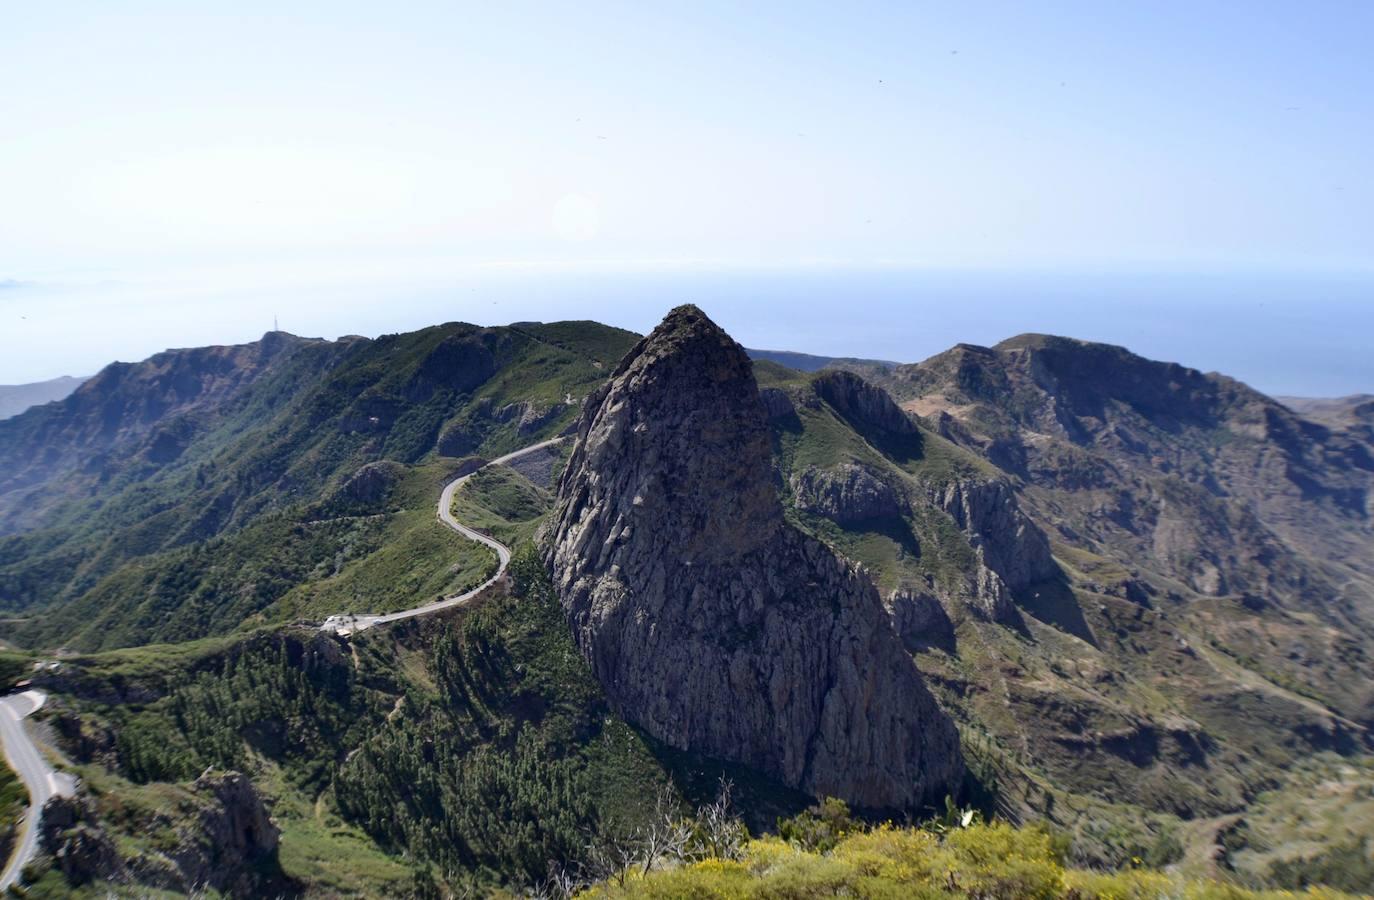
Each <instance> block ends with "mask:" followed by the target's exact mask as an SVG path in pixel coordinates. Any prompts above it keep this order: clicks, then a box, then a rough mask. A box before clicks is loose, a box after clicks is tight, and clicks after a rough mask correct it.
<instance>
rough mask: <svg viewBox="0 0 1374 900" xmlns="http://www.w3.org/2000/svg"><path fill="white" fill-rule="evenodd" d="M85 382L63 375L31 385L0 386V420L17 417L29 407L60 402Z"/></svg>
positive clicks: (81, 379) (82, 379) (83, 379)
mask: <svg viewBox="0 0 1374 900" xmlns="http://www.w3.org/2000/svg"><path fill="white" fill-rule="evenodd" d="M85 380H86V379H85V378H73V377H72V376H70V375H63V376H61V377H60V378H53V379H51V380H49V381H36V382H34V383H33V384H0V419H8V418H10V417H11V416H17V415H19V414H20V413H21V412H23V411H24V410H26V409H28V408H29V407H31V406H38V405H39V404H42V403H51V402H53V401H54V400H61V399H63V398H64V397H67V396H69V395H70V394H71V392H72V391H74V390H76V389H77V388H79V387H81V384H82V382H84V381H85Z"/></svg>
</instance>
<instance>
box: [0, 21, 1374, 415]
mask: <svg viewBox="0 0 1374 900" xmlns="http://www.w3.org/2000/svg"><path fill="white" fill-rule="evenodd" d="M285 6H289V7H290V8H289V9H287V10H284V9H282V7H285ZM675 6H676V7H677V8H675V9H673V8H670V5H669V4H645V3H598V2H591V0H588V2H579V3H567V4H557V3H538V4H534V3H529V4H526V3H519V2H509V3H499V4H493V3H481V4H464V3H454V2H446V3H407V2H393V3H387V4H378V3H366V4H363V3H347V2H341V0H335V2H330V3H318V4H313V3H308V2H301V3H292V4H289V5H288V4H280V3H265V2H256V0H241V2H236V3H233V4H230V3H220V4H213V3H206V2H200V3H185V2H178V3H163V4H158V3H139V2H134V0H130V2H122V3H119V4H108V3H95V2H90V3H83V2H62V0H54V2H49V3H40V4H10V5H9V6H8V8H6V9H5V10H4V11H3V12H2V13H0V382H10V383H12V382H21V381H31V380H38V379H41V378H47V377H52V376H55V375H59V374H64V373H72V374H86V373H89V372H91V371H94V370H95V369H96V368H98V367H99V366H100V365H103V364H104V363H105V362H108V361H110V360H112V359H138V358H141V357H144V356H146V355H148V354H149V353H152V352H155V351H157V350H160V349H162V348H164V347H168V346H191V345H197V344H207V343H228V342H237V341H243V340H251V339H253V338H255V337H257V336H258V335H260V334H261V333H262V332H264V331H266V330H268V328H270V327H271V326H272V320H273V317H274V316H276V317H278V320H279V321H280V322H281V327H282V328H284V329H287V330H291V331H295V332H297V333H305V334H313V335H321V336H326V337H334V336H337V335H339V334H345V333H363V334H378V333H384V332H390V331H399V330H407V329H410V328H415V327H421V326H423V325H426V324H432V323H434V322H439V321H450V320H457V319H461V320H466V321H475V322H479V323H482V324H498V323H504V322H510V321H517V320H527V319H555V318H593V319H599V320H602V321H608V322H612V323H613V324H619V325H624V326H626V327H631V328H635V329H636V330H644V329H646V328H648V327H651V326H652V324H653V322H654V321H656V320H657V318H658V317H659V316H661V315H662V313H663V312H664V311H665V310H666V309H667V308H668V307H669V306H671V305H672V304H673V303H674V302H679V301H680V300H682V299H691V300H693V301H695V302H698V303H700V304H701V305H702V306H703V307H704V308H706V309H707V311H708V312H710V313H711V314H712V315H713V316H714V317H715V318H717V320H718V321H720V322H721V324H723V325H725V326H726V327H727V328H728V329H730V330H731V331H732V333H735V334H736V336H737V337H739V338H740V339H741V340H743V341H744V342H745V343H746V344H753V345H763V346H769V347H779V348H782V347H786V348H788V349H797V350H804V351H810V352H818V353H834V354H843V355H859V356H869V357H882V358H894V359H899V360H914V359H920V358H923V357H924V356H927V355H930V354H932V353H935V352H938V351H939V350H942V349H944V348H945V347H946V346H948V345H949V344H950V343H953V342H954V341H955V340H969V341H974V342H979V343H992V342H995V341H996V340H998V339H1001V338H1003V337H1007V336H1010V335H1012V334H1016V333H1018V332H1022V331H1028V330H1034V331H1047V332H1060V333H1069V334H1073V335H1075V336H1080V337H1088V338H1094V339H1102V340H1110V341H1112V342H1115V343H1122V344H1126V345H1127V346H1131V347H1133V348H1134V349H1137V350H1140V351H1141V352H1146V353H1148V354H1150V355H1154V356H1158V357H1163V358H1169V359H1177V360H1180V361H1183V362H1186V363H1188V364H1190V365H1194V366H1197V367H1199V368H1203V369H1209V370H1210V369H1221V370H1224V371H1228V372H1230V373H1231V374H1235V375H1237V376H1239V377H1242V378H1244V379H1246V380H1248V381H1250V382H1251V383H1254V384H1256V386H1259V387H1262V388H1263V389H1266V390H1271V391H1274V392H1279V393H1308V394H1330V393H1349V392H1354V391H1360V390H1368V391H1374V353H1369V352H1368V350H1369V345H1370V344H1371V343H1374V342H1371V341H1370V340H1369V339H1368V337H1367V336H1368V335H1370V334H1374V328H1371V326H1374V309H1372V308H1374V168H1371V166H1370V165H1369V160H1370V159H1374V66H1371V65H1369V63H1368V47H1369V46H1370V45H1371V40H1374V5H1371V4H1368V3H1364V2H1358V3H1336V2H1329V3H1321V2H1313V3H1301V4H1300V3H1296V2H1292V3H1269V2H1261V0H1251V2H1245V3H1228V2H1223V0H1210V2H1207V3H1201V4H1199V3H1196V2H1190V3H1170V2H1148V3H1146V2H1141V3H1130V2H1121V3H1110V4H1104V3H1100V2H1093V3H1067V2H1046V3H1035V4H1026V3H978V2H967V3H958V4H949V3H939V4H936V3H929V4H927V3H899V4H897V3H894V4H878V3H874V4H865V3H846V4H836V3H824V4H822V3H817V4H808V3H786V4H770V3H751V4H739V3H713V2H699V3H693V4H677V5H675Z"/></svg>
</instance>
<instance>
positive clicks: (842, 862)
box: [579, 823, 1337, 900]
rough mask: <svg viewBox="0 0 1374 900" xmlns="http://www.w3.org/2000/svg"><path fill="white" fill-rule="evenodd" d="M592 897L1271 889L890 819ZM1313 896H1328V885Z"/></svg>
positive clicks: (1044, 898)
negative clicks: (1094, 867) (1077, 857)
mask: <svg viewBox="0 0 1374 900" xmlns="http://www.w3.org/2000/svg"><path fill="white" fill-rule="evenodd" d="M579 896H586V897H590V898H605V900H609V898H663V900H670V898H671V900H679V898H692V897H703V898H704V897H724V898H788V900H807V898H821V897H870V898H893V900H897V898H909V897H916V898H936V897H962V898H978V900H1057V898H1074V900H1147V898H1151V900H1153V898H1160V897H1180V898H1193V900H1260V898H1263V897H1267V896H1273V895H1266V894H1264V893H1256V892H1252V891H1247V890H1244V889H1241V888H1236V887H1233V886H1230V885H1226V884H1220V883H1217V882H1209V881H1201V880H1185V879H1181V878H1178V877H1176V876H1170V875H1165V874H1163V873H1160V872H1157V871H1150V870H1136V871H1128V872H1117V873H1098V872H1085V871H1078V870H1073V869H1066V868H1065V867H1064V864H1063V860H1062V859H1061V858H1060V857H1059V856H1058V854H1057V853H1056V850H1055V844H1054V841H1053V839H1052V838H1051V837H1050V835H1049V834H1048V833H1046V832H1045V831H1043V830H1041V829H1038V828H1034V827H1028V828H1016V827H1013V826H1011V825H1007V824H1003V823H993V824H986V825H984V824H973V825H971V826H970V827H968V828H958V829H952V830H950V831H947V832H945V833H943V834H938V833H936V832H934V831H931V830H928V829H920V828H897V827H894V826H892V825H890V824H884V825H880V826H878V827H876V828H872V829H868V830H860V831H856V832H854V833H851V834H850V835H849V836H847V837H845V838H843V839H842V840H840V841H839V842H838V843H836V844H835V846H834V847H833V848H832V849H831V850H829V851H828V852H819V851H817V850H808V849H804V848H802V847H800V846H798V845H796V844H794V843H789V842H787V841H784V840H780V839H777V838H762V839H759V840H754V841H750V842H749V843H748V844H747V845H745V847H744V848H743V852H742V853H741V855H740V858H739V859H736V860H728V859H719V858H708V859H704V860H701V861H699V862H693V863H688V864H684V865H679V866H676V867H665V868H660V869H657V870H654V871H651V872H648V873H647V874H641V873H638V872H631V873H629V874H628V876H627V877H625V878H623V879H612V880H608V881H603V882H602V883H600V884H598V885H595V886H594V887H593V888H591V889H590V890H588V891H587V892H585V894H581V895H579ZM1312 896H1320V897H1328V898H1334V897H1335V896H1337V895H1336V894H1334V893H1331V892H1319V893H1316V894H1313V895H1312Z"/></svg>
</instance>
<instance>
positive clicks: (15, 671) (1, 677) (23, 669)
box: [0, 650, 33, 691]
mask: <svg viewBox="0 0 1374 900" xmlns="http://www.w3.org/2000/svg"><path fill="white" fill-rule="evenodd" d="M32 664H33V658H32V657H30V656H29V655H28V654H27V653H15V652H13V651H10V650H0V691H4V690H9V689H10V688H12V687H14V685H15V683H16V682H19V681H22V680H23V679H25V678H27V677H29V670H30V668H31V667H32Z"/></svg>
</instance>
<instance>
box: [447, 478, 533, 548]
mask: <svg viewBox="0 0 1374 900" xmlns="http://www.w3.org/2000/svg"><path fill="white" fill-rule="evenodd" d="M552 505H553V497H552V496H551V495H550V494H549V492H548V491H546V490H544V489H543V488H541V487H539V486H537V485H535V484H533V483H531V482H530V481H529V480H528V479H527V478H525V477H524V476H523V475H521V474H520V473H519V472H516V471H515V470H514V469H510V468H507V467H505V466H489V467H487V468H485V469H482V470H481V471H479V472H477V473H476V474H474V475H473V476H472V478H471V479H469V480H468V482H467V483H466V484H464V485H463V488H462V490H460V491H458V492H457V494H456V495H455V496H454V498H453V512H454V515H455V516H456V517H457V518H458V520H459V521H460V522H462V523H464V524H465V525H470V526H472V527H473V528H477V529H480V530H483V531H486V532H488V533H490V534H491V535H492V536H493V537H495V538H496V539H497V540H499V541H502V542H503V543H505V544H506V545H507V546H510V545H514V544H517V543H519V542H521V541H523V540H528V539H529V538H530V537H532V536H533V534H534V529H535V527H536V525H537V522H538V520H539V518H540V517H541V516H543V515H544V513H546V512H548V510H549V509H550V508H551V507H552Z"/></svg>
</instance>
